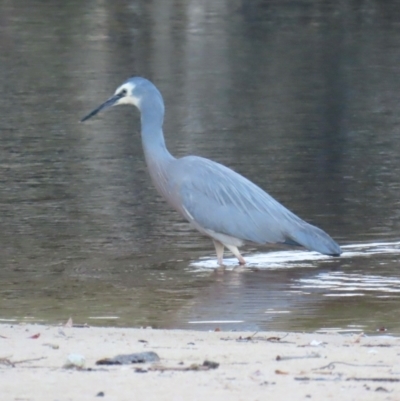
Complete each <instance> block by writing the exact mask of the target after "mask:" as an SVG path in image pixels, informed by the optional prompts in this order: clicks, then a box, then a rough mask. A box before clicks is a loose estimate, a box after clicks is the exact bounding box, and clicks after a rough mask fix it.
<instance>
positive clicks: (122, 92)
mask: <svg viewBox="0 0 400 401" xmlns="http://www.w3.org/2000/svg"><path fill="white" fill-rule="evenodd" d="M119 94H120V95H121V96H126V94H127V90H126V89H122V91H121V92H119Z"/></svg>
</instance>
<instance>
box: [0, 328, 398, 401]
mask: <svg viewBox="0 0 400 401" xmlns="http://www.w3.org/2000/svg"><path fill="white" fill-rule="evenodd" d="M253 334H254V333H237V332H224V331H217V332H198V331H180V330H152V329H120V328H118V329H117V328H98V327H85V328H78V327H65V326H41V325H7V324H3V325H0V395H1V396H0V398H1V400H3V401H4V400H15V401H31V400H32V401H56V400H57V401H65V400H74V401H75V400H93V399H104V400H118V401H124V400H127V401H128V400H129V401H132V400H169V401H170V400H246V401H252V400H254V401H255V400H260V401H261V400H305V399H314V400H330V399H332V400H357V401H359V400H364V401H365V400H400V339H399V338H393V337H389V336H376V337H367V336H364V335H356V334H347V335H343V334H312V333H311V334H300V333H289V334H286V333H268V332H259V333H256V334H254V335H253ZM147 351H153V352H155V353H156V354H157V355H158V356H159V358H160V360H159V361H157V362H153V363H140V364H128V365H97V364H96V361H98V360H101V359H104V358H112V357H114V356H116V355H118V354H132V353H139V352H147ZM70 354H78V355H81V356H83V357H84V358H85V364H84V367H83V368H82V369H79V368H74V367H73V368H65V367H63V366H64V365H65V363H66V361H67V358H68V356H69V355H70ZM72 359H73V361H74V358H72ZM75 361H76V363H77V364H79V363H82V360H79V357H75ZM204 361H209V362H207V363H205V364H203V363H204ZM211 362H215V363H216V364H219V365H218V366H217V365H214V364H213V363H211Z"/></svg>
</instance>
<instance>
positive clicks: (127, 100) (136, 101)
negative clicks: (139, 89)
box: [115, 83, 140, 107]
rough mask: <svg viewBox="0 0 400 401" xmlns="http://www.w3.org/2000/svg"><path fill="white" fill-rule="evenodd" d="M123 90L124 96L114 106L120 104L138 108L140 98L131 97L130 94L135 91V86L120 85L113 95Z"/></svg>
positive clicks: (129, 84)
mask: <svg viewBox="0 0 400 401" xmlns="http://www.w3.org/2000/svg"><path fill="white" fill-rule="evenodd" d="M123 90H125V91H126V95H125V96H123V97H121V99H119V100H118V102H117V103H115V105H120V104H133V105H134V106H136V107H139V106H140V98H138V97H136V96H133V95H132V93H133V91H134V90H135V85H134V84H131V83H127V84H123V85H121V86H120V87H119V88H118V89H117V90H116V91H115V94H116V95H117V94H118V93H121V92H122V91H123Z"/></svg>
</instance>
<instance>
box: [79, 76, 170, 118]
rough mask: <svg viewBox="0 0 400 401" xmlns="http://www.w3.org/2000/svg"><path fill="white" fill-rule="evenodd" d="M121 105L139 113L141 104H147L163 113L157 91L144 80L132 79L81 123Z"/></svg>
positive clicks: (162, 105)
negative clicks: (134, 108)
mask: <svg viewBox="0 0 400 401" xmlns="http://www.w3.org/2000/svg"><path fill="white" fill-rule="evenodd" d="M121 104H131V105H133V106H136V107H137V108H138V109H139V110H141V111H142V106H143V104H147V105H148V106H150V107H152V108H159V107H161V110H162V114H163V113H164V102H163V100H162V96H161V94H160V92H159V91H158V89H157V88H156V87H155V86H154V85H153V84H152V83H151V82H150V81H149V80H147V79H145V78H141V77H133V78H129V79H128V80H127V81H126V82H124V83H123V84H122V85H121V86H119V87H118V88H117V90H116V91H115V93H114V95H113V96H111V97H110V98H109V99H107V100H106V101H105V102H104V103H102V104H101V105H100V106H98V107H96V108H95V109H94V110H93V111H91V112H90V113H89V114H88V115H87V116H85V117H83V118H82V120H81V122H84V121H86V120H89V118H91V117H93V116H95V115H96V114H97V113H99V112H100V111H104V110H106V109H108V108H110V107H112V106H118V105H121Z"/></svg>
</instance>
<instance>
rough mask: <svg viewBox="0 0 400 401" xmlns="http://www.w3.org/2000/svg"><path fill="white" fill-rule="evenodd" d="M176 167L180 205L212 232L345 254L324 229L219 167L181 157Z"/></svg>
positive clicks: (231, 172) (198, 158)
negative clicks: (306, 220)
mask: <svg viewBox="0 0 400 401" xmlns="http://www.w3.org/2000/svg"><path fill="white" fill-rule="evenodd" d="M172 169H173V171H171V172H170V173H171V174H170V177H174V179H173V186H174V187H175V188H176V190H177V196H178V197H179V201H180V203H181V204H182V205H183V207H184V208H185V209H186V210H187V211H188V212H189V213H190V215H191V216H192V218H193V219H194V220H195V222H196V223H197V224H198V225H200V226H201V227H203V228H205V229H207V230H212V231H214V232H216V233H221V234H225V235H229V236H231V237H235V238H239V239H241V240H246V241H252V242H255V243H259V244H265V243H285V242H286V243H288V244H289V243H290V244H300V245H303V246H305V247H306V248H309V249H314V250H317V251H318V252H321V253H326V254H340V253H341V251H340V248H339V246H338V245H337V244H336V243H335V242H334V241H333V240H332V239H331V238H330V237H329V235H328V234H326V233H325V232H324V231H322V230H320V229H319V228H317V227H315V226H312V225H310V224H308V223H306V222H305V221H303V220H302V219H300V218H299V217H298V216H296V215H295V214H294V213H292V212H290V211H289V210H288V209H286V208H285V207H284V206H283V205H281V204H280V203H279V202H277V201H276V200H275V199H274V198H272V197H271V196H270V195H268V194H267V193H266V192H265V191H263V190H262V189H261V188H260V187H258V186H257V185H255V184H253V183H252V182H251V181H249V180H248V179H246V178H244V177H243V176H241V175H240V174H238V173H236V172H234V171H233V170H231V169H229V168H227V167H225V166H223V165H221V164H219V163H216V162H213V161H211V160H208V159H204V158H201V157H196V156H187V157H184V158H181V159H177V160H176V161H175V162H174V164H173V166H172ZM175 193H176V192H175Z"/></svg>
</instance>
